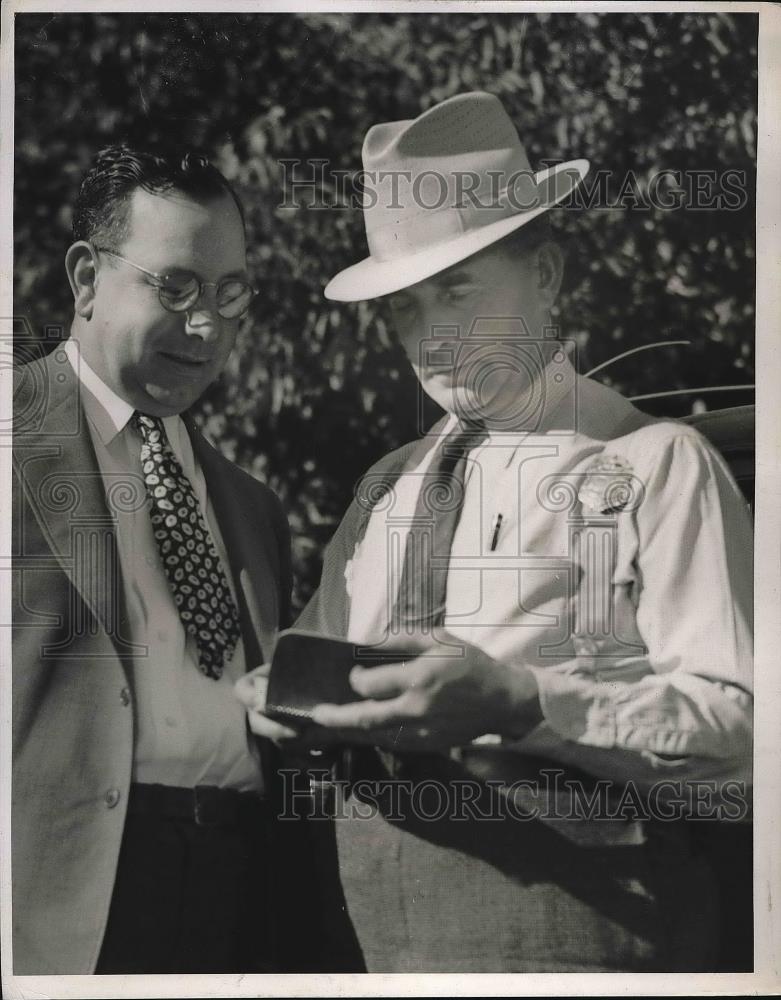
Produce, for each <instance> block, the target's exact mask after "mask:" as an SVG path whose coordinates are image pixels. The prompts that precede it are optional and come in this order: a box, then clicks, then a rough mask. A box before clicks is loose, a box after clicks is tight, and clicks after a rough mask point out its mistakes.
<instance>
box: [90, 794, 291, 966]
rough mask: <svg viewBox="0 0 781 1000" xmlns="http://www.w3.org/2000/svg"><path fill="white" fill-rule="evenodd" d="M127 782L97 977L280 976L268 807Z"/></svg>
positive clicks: (252, 800) (251, 799)
mask: <svg viewBox="0 0 781 1000" xmlns="http://www.w3.org/2000/svg"><path fill="white" fill-rule="evenodd" d="M199 799H200V801H197V800H196V798H195V794H194V792H193V790H192V789H167V788H165V786H162V785H134V786H132V789H131V796H130V802H129V807H128V816H127V820H126V825H125V832H124V837H123V841H122V848H121V851H120V857H119V866H118V870H117V876H116V881H115V884H114V894H113V897H112V901H111V909H110V912H109V919H108V926H107V929H106V933H105V936H104V940H103V946H102V949H101V953H100V957H99V959H98V965H97V968H96V970H95V971H96V972H97V973H102V974H106V973H225V972H229V973H233V972H239V973H242V972H245V973H250V972H273V971H277V965H276V954H277V944H276V940H275V932H276V925H275V919H274V917H275V914H274V900H273V898H272V889H271V887H272V877H271V872H272V870H273V866H274V836H273V829H274V828H273V823H272V819H273V817H272V810H271V809H270V808H268V807H267V806H266V805H265V804H264V803H263V802H261V800H260V799H258V798H257V797H256V796H253V795H248V794H242V795H239V793H236V792H233V793H225V792H223V791H221V790H217V789H212V790H206V792H205V793H202V794H200V795H199Z"/></svg>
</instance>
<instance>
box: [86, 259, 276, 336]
mask: <svg viewBox="0 0 781 1000" xmlns="http://www.w3.org/2000/svg"><path fill="white" fill-rule="evenodd" d="M91 245H92V248H93V250H97V252H98V253H105V254H107V255H108V256H109V257H116V259H117V260H121V261H122V262H123V264H129V265H130V267H133V268H135V269H136V271H141V273H142V274H146V275H147V276H148V277H150V278H154V279H155V281H156V283H157V284H156V285H155V287H156V288H157V297H158V299H159V300H160V305H161V306H162V307H163V309H165V310H166V312H170V313H186V312H189V311H190V309H192V308H193V307H194V306H195V305H196V304H197V303H198V302H200V300H201V298H202V297H203V290H204V288H208V287H209V286H211V287H212V288H216V289H219V287H220V285H222V284H223V283H224V282H226V281H239V282H242V284H244V285H246V287H247V288H248V289H249V291H250V293H251V294H250V297H249V300H248V302H247V305H246V306H245V307H244V309H243V310H242V311H241V312H240V313H238V314H237V315H236V316H225V315H224V314H223V313H222V312H221V311H220V305H219V303H218V304H217V313H218V314H219V315H220V316H221V317H222V319H241V317H242V316H246V314H247V312H248V311H249V307H250V305H251V303H252V300H253V299H254V298H255V296H256V295H257V294H258V290H257V288H255V286H254V285H251V284H250V283H249V282H248V281H244V279H243V278H223V280H222V281H201V279H200V278H199V277H198V275H197V274H196V273H195V272H194V271H189V270H188V269H187V268H181V271H182V273H183V274H191V275H192V276H193V278H194V279H195V281H196V282H197V283H198V294H197V295H196V297H195V298H194V299H193V301H192V302H190V303H189V305H186V306H185V307H184V308H183V309H172V308H171V307H170V305H166V304H165V302H164V301H163V296H162V293H163V289H164V288H165V281H166V279H167V278H170V277H171V275H170V273H169V274H160V273H159V272H158V271H150V270H149V269H148V268H146V267H141V265H140V264H136V263H135V262H134V261H132V260H128V258H127V257H123V256H122V254H118V253H117V252H116V251H115V250H109V249H108V247H99V246H98V245H97V244H96V243H93V244H91Z"/></svg>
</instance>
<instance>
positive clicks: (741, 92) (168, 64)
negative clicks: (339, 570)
mask: <svg viewBox="0 0 781 1000" xmlns="http://www.w3.org/2000/svg"><path fill="white" fill-rule="evenodd" d="M756 50H757V17H756V15H755V14H748V13H745V14H744V13H736V14H724V13H708V14H702V13H637V14H630V13H609V14H595V13H580V14H558V13H549V14H544V13H543V14H524V13H517V14H516V13H513V14H493V13H492V14H488V13H484V12H482V11H479V10H478V11H476V12H474V13H463V14H453V13H403V14H388V13H385V14H384V13H310V14H302V13H301V14H282V13H279V14H185V13H177V14H125V13H100V14H98V13H92V14H83V13H73V14H56V15H40V14H20V15H17V17H16V123H15V129H16V133H15V134H16V172H15V253H16V258H15V295H16V313H17V315H18V316H23V317H25V318H26V319H27V321H28V322H29V324H30V327H31V329H32V330H33V332H34V335H35V336H40V337H42V336H43V334H44V330H45V329H46V328H47V327H48V326H51V325H55V326H56V325H59V326H61V327H62V328H63V329H64V330H67V326H68V323H69V319H70V315H71V312H72V310H71V302H70V294H69V290H68V287H67V282H66V281H65V278H64V273H63V268H62V260H63V255H64V252H65V249H66V248H67V246H68V242H69V225H70V211H71V205H72V203H73V200H74V197H75V193H76V190H77V188H78V184H79V180H80V177H81V175H82V174H83V172H84V170H85V169H86V168H87V166H88V164H89V162H90V160H91V158H92V156H93V154H94V152H95V151H96V150H97V149H99V148H100V147H101V146H103V145H106V144H108V143H109V142H114V141H116V140H118V139H121V138H127V139H130V140H131V141H139V142H143V143H146V142H152V143H158V142H159V143H165V144H167V145H171V144H173V145H175V146H180V147H182V148H184V147H186V146H187V147H189V146H193V145H195V146H198V147H201V148H203V149H204V150H205V151H206V152H207V153H208V154H209V155H210V156H211V157H212V158H213V159H214V161H215V162H216V163H217V164H218V165H219V166H220V167H221V169H222V170H223V171H224V172H225V173H226V175H227V176H228V177H230V178H231V180H233V181H234V182H235V184H236V186H237V188H238V189H239V191H240V194H241V195H242V197H243V200H244V202H245V204H246V206H247V215H248V231H249V248H250V249H249V253H250V268H251V272H252V275H253V280H254V283H255V284H256V285H257V287H258V289H259V292H260V294H259V295H258V297H257V299H256V300H255V304H254V307H253V311H252V313H251V315H250V316H249V317H248V319H247V321H246V323H245V325H244V327H243V328H242V330H241V333H240V338H239V343H238V346H237V350H236V351H235V352H234V355H233V358H232V361H231V363H230V365H229V367H228V369H227V371H226V372H225V374H224V376H223V378H222V379H221V380H220V381H219V382H218V383H216V384H215V385H214V386H213V387H212V389H211V390H210V391H209V392H208V394H207V395H206V396H205V397H204V399H203V400H202V402H201V404H200V405H199V416H200V418H201V419H202V422H203V424H204V427H205V430H206V432H207V434H208V435H209V436H210V437H211V438H212V439H213V440H215V441H216V442H217V443H218V444H219V445H220V447H221V448H222V449H223V450H224V451H225V452H226V453H227V454H228V455H229V456H230V457H232V458H233V459H235V460H236V461H237V462H238V463H239V464H240V465H242V466H243V467H245V468H246V469H248V470H249V471H250V472H251V473H253V474H254V475H256V476H257V477H258V478H260V479H263V480H265V481H267V482H269V484H270V485H271V486H272V487H273V488H274V489H276V491H277V492H278V493H279V495H280V496H281V497H282V500H283V503H284V504H285V506H286V508H287V510H288V514H289V517H290V521H291V526H292V529H293V534H294V554H295V565H296V570H297V600H298V602H299V603H301V602H302V601H303V600H305V598H306V597H307V595H308V594H309V593H310V592H311V589H312V587H313V586H314V584H315V583H316V579H317V573H318V563H319V559H320V555H321V552H322V548H323V545H324V544H325V542H326V541H327V540H328V538H329V537H330V535H331V533H332V532H333V529H334V527H335V524H336V523H337V521H338V518H339V516H340V515H341V513H342V511H343V510H344V508H345V507H346V505H347V502H348V501H349V499H350V496H351V492H352V486H353V483H354V482H355V479H356V478H357V477H358V476H359V475H360V473H361V472H362V471H363V470H364V469H365V468H366V466H367V465H368V464H369V463H370V462H371V461H373V460H375V459H376V458H377V457H379V455H381V454H383V453H384V452H386V451H387V450H388V449H390V448H391V447H394V446H396V445H397V444H399V443H401V442H402V441H404V440H407V439H409V438H410V437H411V436H413V435H414V434H415V432H416V425H417V412H418V398H417V388H416V385H415V383H414V379H413V378H412V375H411V373H410V372H409V370H408V367H407V365H406V362H405V361H404V359H403V356H402V354H401V352H400V349H399V347H398V346H397V345H396V344H395V343H394V341H393V338H392V335H391V331H390V329H389V326H388V322H387V317H386V316H385V315H384V313H383V309H382V305H381V304H378V303H361V304H357V305H350V306H335V305H334V304H331V303H328V302H326V301H325V299H324V298H323V295H322V289H323V287H324V285H325V283H326V282H327V280H328V279H329V278H330V277H331V276H332V275H333V274H335V273H336V271H337V270H339V269H340V268H341V267H343V266H347V265H348V264H351V263H353V262H354V261H356V260H358V259H359V258H360V257H362V256H364V255H365V252H366V251H365V239H364V235H363V227H362V220H361V217H360V212H358V211H356V210H354V209H350V208H349V207H336V208H332V209H330V210H324V209H316V208H314V207H309V208H307V207H305V206H303V207H299V208H291V207H283V203H284V202H285V200H286V199H285V190H284V181H285V178H286V176H287V178H288V179H289V178H290V170H289V168H287V174H286V168H284V167H283V166H282V165H281V162H280V161H281V160H283V159H284V160H290V159H298V160H300V161H301V166H300V171H301V172H300V173H299V175H298V176H305V175H306V174H307V171H310V172H311V169H312V168H311V167H307V166H305V164H306V163H307V162H308V161H311V160H313V159H319V160H326V161H327V163H328V167H327V173H326V176H329V175H330V174H332V173H333V172H334V171H338V170H343V171H349V172H353V171H355V170H357V169H359V168H360V150H361V144H362V140H363V136H364V134H365V133H366V131H367V129H368V128H369V127H370V126H371V125H372V124H374V123H376V122H380V121H390V120H394V119H399V118H412V117H415V116H416V115H418V114H419V113H420V112H421V111H422V110H424V109H425V108H427V107H429V106H431V105H432V104H434V103H436V102H438V101H440V100H442V99H444V98H446V97H449V96H451V95H453V94H457V93H459V92H463V91H465V90H473V89H483V90H489V91H492V92H493V93H496V94H497V95H499V96H500V97H501V98H502V100H503V102H504V103H505V106H506V107H507V109H508V111H509V112H510V114H511V116H512V117H513V119H514V121H515V122H516V124H517V126H518V129H519V132H520V134H521V136H522V139H523V141H524V143H525V144H526V147H527V152H528V154H529V157H530V159H531V161H532V163H533V164H538V165H540V164H542V163H543V162H549V161H552V160H563V159H571V158H574V157H585V158H587V159H589V160H590V161H591V163H592V170H593V171H594V172H595V174H598V173H599V172H600V171H602V172H608V171H609V172H610V173H609V175H608V174H605V176H606V178H607V187H606V189H605V191H604V192H603V193H602V194H601V195H600V196H599V197H598V198H597V202H596V204H595V205H594V206H593V207H592V208H591V209H590V210H588V211H576V210H567V209H561V210H558V211H557V212H556V213H555V217H554V222H555V223H556V225H557V228H558V230H559V232H560V233H561V235H562V238H563V239H564V241H565V243H566V245H567V247H568V265H567V282H566V287H565V290H564V293H563V296H562V299H561V303H560V310H559V318H558V319H559V322H560V324H561V327H562V331H563V335H564V336H565V337H571V338H573V339H574V340H575V341H576V342H577V344H578V354H579V364H580V367H581V369H582V370H587V369H588V368H589V367H591V366H593V365H596V364H598V363H600V362H601V361H603V360H606V359H607V358H609V357H611V356H613V355H615V354H618V353H619V352H621V351H623V350H628V349H630V348H632V347H636V346H639V345H641V344H644V343H650V342H652V341H656V340H666V339H669V340H677V339H688V340H691V341H692V346H691V347H689V348H685V349H684V348H680V347H677V348H676V347H672V346H670V347H669V348H668V347H665V348H662V349H660V350H656V351H652V352H648V353H641V354H639V355H635V356H634V357H631V358H627V359H626V360H625V361H623V362H620V363H618V364H616V365H615V366H614V367H612V368H610V369H609V371H606V372H605V374H604V378H605V381H608V380H612V382H613V384H615V385H617V387H618V388H620V389H621V390H622V391H626V392H628V393H629V394H633V393H635V394H637V393H645V392H652V391H658V390H663V389H673V388H677V387H692V386H705V385H719V384H734V383H740V384H743V383H749V382H751V381H753V371H752V358H753V331H754V313H753V303H754V210H753V190H754V172H755V163H756V100H757V92H756V87H757V75H756ZM660 171H679V172H683V173H684V174H686V173H688V175H693V174H694V173H696V172H699V173H700V174H702V172H704V171H710V172H712V174H713V178H714V181H713V185H715V187H714V190H715V191H716V192H719V191H721V190H722V183H723V178H724V176H725V173H726V172H727V171H732V172H733V177H737V178H738V180H737V181H733V185H737V187H738V188H739V189H740V191H741V192H742V198H741V199H740V200H741V201H742V204H740V205H738V204H736V203H735V202H736V199H734V198H733V199H732V202H731V204H728V205H726V206H725V205H722V207H721V208H720V209H719V208H718V207H715V206H713V205H712V206H711V207H710V208H704V209H701V210H694V209H693V208H692V207H688V208H680V209H663V208H660V207H658V206H656V207H654V205H651V204H649V197H648V195H649V185H652V184H653V183H654V181H653V178H654V176H655V175H657V174H659V172H660ZM741 175H742V178H743V180H742V181H741V180H740V177H741ZM706 187H707V184H706ZM321 194H322V195H323V197H325V198H327V200H329V201H332V200H333V197H334V191H332V190H328V189H326V190H324V191H323V192H321ZM597 194H599V192H597ZM611 205H612V207H610V206H611ZM600 377H602V376H600ZM748 398H749V397H748V396H741V395H732V396H729V397H727V398H726V399H724V398H723V397H716V396H702V399H701V402H700V403H699V405H706V404H707V405H711V406H713V405H728V404H730V403H733V402H744V401H748ZM717 399H718V402H716V400H717ZM692 403H693V399H692V397H681V398H680V399H678V400H674V401H672V402H671V401H669V400H666V401H665V403H664V404H663V405H664V407H665V410H664V411H665V412H670V413H676V412H686V411H687V410H689V409H690V408H691V406H692ZM649 406H650V404H649ZM657 411H658V412H662V411H661V410H659V408H658V406H657ZM425 412H426V415H427V416H428V417H433V416H434V415H435V414H434V411H433V409H432V408H431V407H429V408H428V409H426V411H425Z"/></svg>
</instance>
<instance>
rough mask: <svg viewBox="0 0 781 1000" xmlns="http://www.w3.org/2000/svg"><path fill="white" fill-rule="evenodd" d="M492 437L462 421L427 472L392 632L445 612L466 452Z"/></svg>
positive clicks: (420, 625) (424, 624)
mask: <svg viewBox="0 0 781 1000" xmlns="http://www.w3.org/2000/svg"><path fill="white" fill-rule="evenodd" d="M487 438H488V433H487V431H486V430H485V427H484V426H483V425H482V424H476V423H466V422H464V421H462V422H460V423H459V424H458V426H457V427H456V428H454V430H452V431H451V432H450V433H449V434H448V435H447V437H446V438H445V440H444V441H443V442H442V444H441V445H440V447H439V449H438V451H437V454H436V455H435V456H434V459H433V461H432V463H431V465H430V466H429V468H428V469H427V471H426V472H425V474H424V476H423V482H422V484H421V487H420V492H419V493H418V500H417V504H416V506H415V514H414V516H413V522H412V524H411V526H410V531H409V534H408V536H407V543H406V547H405V551H404V563H403V566H402V572H401V582H400V585H399V592H398V596H397V598H396V603H395V605H394V609H393V614H392V616H391V632H393V633H396V634H398V633H399V632H401V631H406V632H407V633H408V634H410V635H411V634H413V633H414V632H421V631H422V632H427V631H431V629H432V628H434V627H436V626H439V625H442V623H443V621H444V618H445V595H446V590H447V572H448V561H449V558H450V550H451V548H452V545H453V537H454V535H455V533H456V528H457V527H458V522H459V520H460V518H461V509H462V507H463V503H464V486H465V475H466V468H467V456H468V454H469V452H470V451H471V450H472V449H473V448H477V447H478V445H481V444H482V443H483V442H484V441H485V440H486V439H487Z"/></svg>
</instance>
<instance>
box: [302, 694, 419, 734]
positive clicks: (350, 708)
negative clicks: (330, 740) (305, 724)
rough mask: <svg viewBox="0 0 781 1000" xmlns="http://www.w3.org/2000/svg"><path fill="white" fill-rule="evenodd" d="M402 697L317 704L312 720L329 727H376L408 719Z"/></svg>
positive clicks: (362, 728)
mask: <svg viewBox="0 0 781 1000" xmlns="http://www.w3.org/2000/svg"><path fill="white" fill-rule="evenodd" d="M407 718H408V715H407V713H406V712H405V711H404V705H403V702H402V700H401V698H394V699H392V700H389V701H356V702H352V703H351V704H349V705H326V704H323V705H315V707H314V709H313V711H312V721H313V722H315V723H317V725H319V726H326V727H327V728H329V729H334V728H335V729H361V730H366V729H374V728H375V727H377V726H388V725H393V724H394V723H400V722H403V721H406V719H407Z"/></svg>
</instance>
